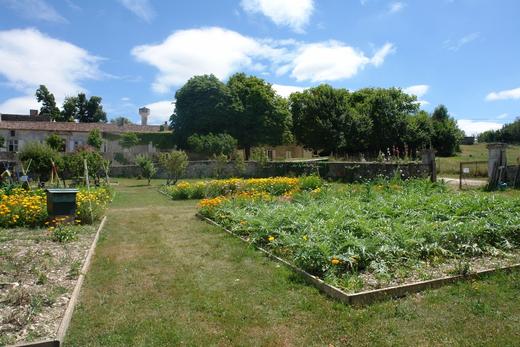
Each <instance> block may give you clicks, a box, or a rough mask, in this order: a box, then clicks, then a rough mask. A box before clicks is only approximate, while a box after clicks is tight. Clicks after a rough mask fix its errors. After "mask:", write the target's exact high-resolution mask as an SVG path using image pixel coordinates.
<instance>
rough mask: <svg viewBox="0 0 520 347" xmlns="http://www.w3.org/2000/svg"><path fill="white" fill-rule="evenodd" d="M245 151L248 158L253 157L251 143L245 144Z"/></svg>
mask: <svg viewBox="0 0 520 347" xmlns="http://www.w3.org/2000/svg"><path fill="white" fill-rule="evenodd" d="M244 153H245V157H246V160H249V159H250V157H251V146H250V145H245V146H244Z"/></svg>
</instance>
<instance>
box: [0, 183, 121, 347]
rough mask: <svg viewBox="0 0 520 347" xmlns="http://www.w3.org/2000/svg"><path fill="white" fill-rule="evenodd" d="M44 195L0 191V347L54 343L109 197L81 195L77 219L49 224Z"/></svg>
mask: <svg viewBox="0 0 520 347" xmlns="http://www.w3.org/2000/svg"><path fill="white" fill-rule="evenodd" d="M44 194H45V193H44V191H43V190H41V189H33V190H25V189H22V188H19V187H14V188H13V187H7V188H3V189H0V345H4V344H14V343H20V342H22V341H23V343H26V342H31V341H42V340H56V338H57V334H58V327H59V326H60V324H62V323H63V316H64V313H65V311H66V309H67V307H68V306H69V301H70V300H71V295H72V293H73V291H74V289H75V286H76V284H77V283H78V278H79V279H81V278H82V276H83V275H82V273H81V271H82V270H83V271H84V270H85V268H83V266H84V262H85V259H86V255H87V253H88V252H89V250H90V249H92V247H93V246H92V245H93V244H95V242H94V241H95V235H97V233H96V230H99V229H98V226H99V224H98V223H99V220H100V219H101V217H102V215H103V214H104V212H105V209H106V206H107V204H108V202H109V201H110V200H111V198H112V194H111V192H110V191H109V190H108V189H105V188H96V189H91V191H90V192H88V191H86V190H82V191H80V192H79V193H78V196H77V199H76V207H77V210H76V215H75V216H71V217H69V218H65V217H63V218H54V219H51V218H49V217H48V216H47V206H46V199H45V195H44ZM74 217H75V218H74ZM71 219H72V220H71ZM79 282H81V281H79Z"/></svg>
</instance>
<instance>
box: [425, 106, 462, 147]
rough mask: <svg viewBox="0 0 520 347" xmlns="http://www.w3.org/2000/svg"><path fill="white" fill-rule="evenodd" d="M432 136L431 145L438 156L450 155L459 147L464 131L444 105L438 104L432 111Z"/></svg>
mask: <svg viewBox="0 0 520 347" xmlns="http://www.w3.org/2000/svg"><path fill="white" fill-rule="evenodd" d="M432 121H433V136H432V145H433V148H434V149H435V150H437V154H438V155H439V156H452V155H455V152H457V150H458V149H459V145H460V142H461V140H462V138H463V137H464V132H463V131H462V130H460V129H459V127H458V126H457V122H456V121H455V119H454V118H452V117H451V116H450V114H449V113H448V109H447V108H446V106H444V105H439V106H437V107H436V108H435V110H434V111H433V113H432Z"/></svg>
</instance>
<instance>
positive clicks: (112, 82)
mask: <svg viewBox="0 0 520 347" xmlns="http://www.w3.org/2000/svg"><path fill="white" fill-rule="evenodd" d="M519 14H520V1H517V0H497V1H491V0H431V1H426V0H415V1H412V0H407V1H406V0H403V1H392V0H321V1H320V0H314V1H313V0H220V1H203V0H191V1H158V0H157V1H153V0H103V1H101V0H99V1H95V0H90V1H80V0H0V112H3V113H27V112H28V109H29V108H35V107H37V104H36V102H35V100H34V97H33V95H34V91H35V89H36V88H37V86H38V85H39V84H46V85H47V86H48V87H49V89H50V90H51V91H52V92H54V94H55V95H56V97H57V99H58V101H59V102H60V103H61V101H62V100H63V98H64V97H66V96H67V95H74V94H76V93H77V92H79V91H85V92H87V93H88V95H99V96H101V97H103V104H104V106H105V109H106V110H107V112H108V115H109V118H114V117H117V116H126V117H129V118H131V119H132V120H134V121H138V116H137V109H138V107H140V106H144V105H147V106H148V107H150V108H151V110H152V119H151V120H152V122H153V123H155V124H159V123H162V122H164V121H165V120H167V119H168V117H169V115H170V114H171V112H172V111H173V107H174V105H173V104H172V101H173V99H174V95H175V91H176V90H177V89H178V88H179V87H180V86H182V84H183V83H184V82H185V81H186V80H187V79H188V78H189V77H191V76H192V75H196V74H204V73H214V74H215V75H217V76H218V77H219V78H221V79H223V80H226V79H227V78H228V77H229V76H230V75H231V74H233V73H235V72H239V71H244V72H246V73H250V74H255V75H258V76H260V77H262V78H264V79H266V80H267V81H268V82H270V83H272V84H273V85H274V87H275V89H276V90H278V91H279V93H280V94H282V95H287V94H288V93H289V92H291V91H295V90H301V89H303V88H305V87H310V86H314V85H317V84H319V83H329V84H331V85H333V86H336V87H345V88H348V89H350V90H356V89H359V88H362V87H369V86H373V87H391V86H396V87H400V88H403V89H404V90H405V91H407V92H409V93H413V94H415V95H417V96H418V98H419V100H421V105H422V107H423V108H424V109H426V110H428V111H431V110H432V109H433V108H434V107H435V106H436V105H437V104H440V103H442V104H445V105H446V106H447V107H448V109H449V111H450V112H451V114H452V115H453V116H454V117H455V118H457V119H458V121H459V125H460V126H461V127H462V128H463V129H464V130H466V132H467V133H475V132H479V131H482V130H485V129H489V128H497V127H499V126H500V125H501V124H502V123H507V122H511V121H513V120H514V119H515V118H516V117H518V116H520V111H519V110H520V68H519V65H518V64H519V63H518V62H520V45H519V44H518V42H519V41H518V40H519V39H518V37H519V34H520V21H519V20H518V15H519Z"/></svg>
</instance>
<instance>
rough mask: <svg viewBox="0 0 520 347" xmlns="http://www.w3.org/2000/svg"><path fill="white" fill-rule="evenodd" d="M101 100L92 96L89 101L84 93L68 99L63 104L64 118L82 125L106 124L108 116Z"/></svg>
mask: <svg viewBox="0 0 520 347" xmlns="http://www.w3.org/2000/svg"><path fill="white" fill-rule="evenodd" d="M101 100H102V99H101V97H99V96H91V97H90V99H87V96H86V95H85V94H84V93H79V94H78V96H71V97H68V98H66V99H65V101H64V103H63V110H62V111H61V113H62V118H63V119H66V120H71V119H76V120H77V121H78V122H80V123H97V122H106V121H107V114H106V112H105V111H103V105H101Z"/></svg>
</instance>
